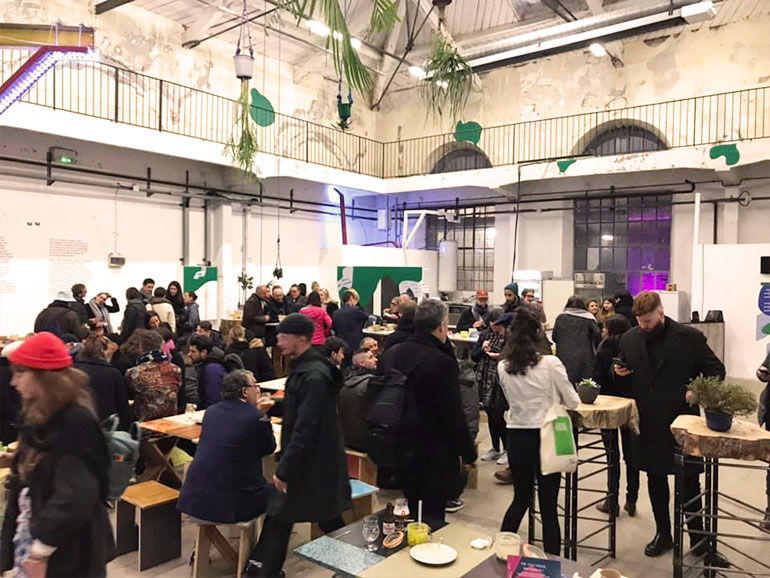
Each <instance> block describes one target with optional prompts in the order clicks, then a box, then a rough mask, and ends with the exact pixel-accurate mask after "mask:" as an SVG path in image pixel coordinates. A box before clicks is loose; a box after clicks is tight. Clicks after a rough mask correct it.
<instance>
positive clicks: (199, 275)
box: [184, 267, 217, 291]
mask: <svg viewBox="0 0 770 578" xmlns="http://www.w3.org/2000/svg"><path fill="white" fill-rule="evenodd" d="M216 280H217V268H216V267H185V268H184V290H185V291H197V290H198V289H200V288H201V287H203V285H205V284H206V283H208V282H209V281H216Z"/></svg>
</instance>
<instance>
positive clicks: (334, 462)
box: [0, 279, 770, 577]
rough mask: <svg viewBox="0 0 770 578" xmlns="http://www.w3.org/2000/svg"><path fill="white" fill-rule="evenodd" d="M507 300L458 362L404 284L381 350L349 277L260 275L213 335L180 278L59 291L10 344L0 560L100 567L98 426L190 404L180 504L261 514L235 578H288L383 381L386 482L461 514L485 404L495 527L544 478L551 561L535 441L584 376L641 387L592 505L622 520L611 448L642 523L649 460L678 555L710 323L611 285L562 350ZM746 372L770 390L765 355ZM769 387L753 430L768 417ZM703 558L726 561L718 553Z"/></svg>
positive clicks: (229, 519)
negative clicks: (325, 283) (387, 425)
mask: <svg viewBox="0 0 770 578" xmlns="http://www.w3.org/2000/svg"><path fill="white" fill-rule="evenodd" d="M503 294H504V296H505V300H504V302H503V303H502V304H501V305H500V306H499V307H493V306H490V304H489V293H488V291H487V290H485V289H479V290H478V291H477V292H476V294H475V302H474V304H473V305H472V307H470V308H468V309H467V310H466V311H465V312H464V313H463V315H462V316H461V318H460V320H459V321H458V324H457V330H458V331H466V330H475V331H476V332H478V340H477V341H476V344H475V346H474V347H473V348H472V351H471V353H470V360H468V361H461V362H460V363H458V355H457V351H456V350H455V348H454V346H453V344H452V341H451V340H450V339H449V336H450V328H449V317H448V308H447V305H446V304H445V303H443V302H441V301H439V300H432V299H426V300H424V301H423V302H421V303H417V302H416V301H415V300H414V299H413V298H412V297H411V296H410V295H408V294H404V295H400V296H396V297H394V298H393V299H392V300H391V302H390V304H389V307H388V308H387V309H386V310H385V311H383V312H382V319H383V320H385V321H387V322H390V323H394V324H396V326H395V330H394V331H393V332H392V334H390V335H389V336H388V337H387V338H386V339H384V341H380V340H378V339H375V338H373V337H371V336H368V335H365V334H364V327H365V326H366V324H367V323H368V322H369V321H370V314H369V313H368V312H367V311H365V310H364V309H363V308H362V307H361V305H360V297H359V295H358V293H357V292H356V291H355V290H354V289H347V290H345V291H344V292H343V294H342V296H341V297H342V299H341V305H338V304H337V303H335V302H334V300H333V299H332V298H331V295H330V293H329V291H327V290H325V289H323V288H321V287H320V286H318V284H317V283H313V284H311V287H310V291H309V292H308V291H307V288H306V287H305V285H304V284H297V285H292V286H291V287H290V288H289V291H288V293H287V294H284V292H283V289H282V287H280V286H278V285H273V286H267V285H260V286H258V287H257V288H256V289H255V291H254V294H253V295H251V296H250V297H249V298H248V300H247V301H246V303H245V305H244V308H243V317H242V321H241V323H240V325H237V324H236V325H234V326H233V327H232V328H231V329H230V331H228V332H227V335H224V336H223V335H221V334H220V333H219V332H218V331H217V330H215V329H214V328H213V327H212V324H211V323H210V322H208V321H205V320H201V319H200V313H199V309H198V305H197V303H196V299H197V296H196V295H195V293H193V292H183V291H182V287H181V285H180V284H179V283H178V282H175V281H174V282H171V283H170V284H169V285H168V286H167V288H163V287H156V286H155V283H154V281H153V280H152V279H145V280H144V282H143V283H142V285H141V288H129V289H128V290H127V291H126V294H125V296H126V305H125V309H124V316H123V321H122V323H121V324H120V326H119V327H115V326H114V324H113V323H112V321H111V319H110V315H111V314H114V313H117V312H118V311H120V305H119V303H118V301H117V299H115V298H114V297H113V296H112V295H110V294H109V293H106V292H103V293H99V294H97V295H96V296H95V297H93V298H92V299H90V300H89V301H86V298H87V289H86V287H85V286H84V285H82V284H78V285H75V286H73V287H72V289H71V291H70V292H62V293H59V295H57V298H56V299H55V300H54V301H53V302H52V303H51V304H50V305H48V306H47V307H46V308H45V309H44V310H43V311H41V312H40V314H39V315H38V316H37V318H36V319H35V322H34V335H32V336H31V337H29V338H28V339H26V340H24V341H19V342H15V343H13V344H11V345H8V346H6V347H5V348H4V349H3V351H2V357H3V360H2V364H0V386H2V406H1V408H2V416H1V417H2V423H1V424H0V425H1V426H2V429H0V434H1V435H2V439H1V440H0V441H2V442H3V443H4V444H7V443H9V442H11V441H14V440H16V439H17V438H18V441H19V447H18V450H17V451H16V452H15V453H14V454H10V453H5V452H3V453H0V467H8V466H10V467H12V472H13V475H12V477H11V482H10V483H9V488H10V491H9V493H8V496H9V502H8V507H7V508H8V509H7V510H6V515H5V518H4V524H3V530H2V538H1V541H0V546H1V548H0V571H3V570H7V569H11V568H13V567H15V568H16V569H17V572H18V574H17V575H19V576H30V577H36V576H45V575H56V576H99V575H104V572H105V565H106V563H107V562H108V561H109V560H110V559H111V558H112V557H113V555H114V545H113V544H112V540H111V532H110V529H109V521H108V517H107V510H106V507H105V502H106V495H107V484H108V471H109V460H108V458H107V451H106V446H105V441H104V437H103V435H102V433H101V431H100V429H99V424H100V422H101V421H103V420H105V419H106V418H107V417H109V416H111V415H113V414H115V415H117V416H118V417H119V420H120V424H121V427H122V428H124V429H128V428H129V426H130V424H131V423H132V422H134V421H148V420H154V419H158V418H162V417H167V416H171V415H174V414H178V413H183V412H185V410H186V409H188V408H189V407H190V406H192V405H194V407H195V408H198V409H206V413H205V416H204V418H203V427H202V434H201V438H200V440H199V443H198V444H197V447H195V446H193V447H190V448H189V451H190V453H192V454H194V459H193V462H192V464H191V466H190V468H189V470H188V473H187V476H186V479H185V482H184V485H183V487H182V491H181V495H180V499H179V506H178V507H179V509H180V510H181V511H182V512H184V513H186V514H189V515H191V516H194V517H196V518H199V519H204V520H210V521H213V522H220V523H234V522H241V521H247V520H250V519H253V518H255V517H256V516H258V515H260V514H263V513H266V514H267V517H266V520H265V523H264V527H263V531H262V533H261V535H260V537H259V541H258V544H257V546H256V548H255V550H254V552H252V554H251V557H250V558H251V559H250V562H249V566H248V568H247V573H248V575H251V576H280V575H282V567H283V564H284V561H285V558H286V555H287V547H288V541H289V537H290V534H291V531H292V526H293V524H294V523H297V522H316V523H318V524H319V525H320V527H321V529H322V530H323V531H325V532H330V531H333V530H336V529H338V528H339V527H341V526H342V525H343V524H344V522H343V520H342V517H341V514H342V513H343V512H344V511H345V510H347V509H349V508H350V507H351V495H350V486H349V483H348V473H347V466H346V458H345V448H350V449H353V450H357V451H360V452H370V453H371V455H372V456H377V455H385V453H384V452H383V447H385V446H383V445H382V444H383V439H382V438H378V437H376V436H373V434H372V427H373V422H374V421H376V420H375V418H374V417H372V416H373V415H374V414H373V413H372V412H371V411H370V410H371V407H372V399H373V396H375V395H378V394H379V392H382V391H385V390H386V389H387V388H388V387H391V386H392V385H393V384H395V385H396V386H398V387H402V388H404V391H405V392H407V394H405V395H408V402H404V406H403V407H404V409H403V412H404V415H403V416H401V417H402V418H403V419H402V421H403V423H406V424H408V426H409V427H408V428H406V430H405V432H406V433H404V434H402V435H404V436H408V438H406V439H399V440H385V441H386V442H387V441H390V442H392V443H394V444H396V445H395V446H393V447H400V448H402V449H403V450H404V451H402V452H400V455H398V456H397V457H398V459H397V460H395V461H389V462H387V463H385V461H384V460H383V463H382V464H381V467H380V468H379V480H378V485H380V486H381V487H389V488H398V489H401V490H402V491H403V493H404V495H405V497H406V498H407V500H408V502H409V508H410V510H411V511H413V512H414V511H416V510H417V504H418V502H422V511H423V516H424V518H425V519H426V520H427V521H428V522H429V523H430V522H431V521H434V522H443V521H444V520H445V516H446V513H447V512H450V513H451V512H455V511H457V510H459V509H460V508H462V507H463V505H464V502H463V500H462V498H461V494H462V492H463V489H464V486H465V483H466V481H467V475H468V471H469V469H470V468H472V467H474V464H475V462H476V460H477V458H478V457H479V456H478V455H477V449H476V447H477V446H476V443H475V440H476V437H477V433H478V415H479V408H481V409H483V410H484V412H485V413H486V415H487V422H488V428H489V436H490V442H491V447H490V448H489V449H488V450H487V451H486V452H484V453H483V454H482V455H481V457H480V459H481V460H484V461H496V462H497V463H498V464H500V465H501V466H505V469H504V470H501V471H497V472H495V474H494V476H495V479H496V480H497V481H498V482H499V483H503V484H511V485H512V486H513V498H512V501H511V504H510V506H509V507H508V509H507V511H506V512H505V514H504V516H503V518H502V520H501V528H502V530H504V531H511V532H517V531H518V530H519V526H520V524H521V521H522V519H523V518H524V515H525V514H526V512H527V510H528V508H530V507H531V505H532V503H533V496H534V492H535V487H537V493H538V501H539V510H540V512H541V516H542V520H543V542H544V549H545V550H546V552H548V553H550V554H556V555H558V554H559V553H560V551H561V531H560V527H559V521H558V516H557V499H558V492H559V486H560V474H558V473H556V474H549V475H543V474H542V473H541V468H540V453H539V450H540V427H541V425H542V423H543V420H544V418H545V415H546V412H547V411H548V408H549V407H550V405H551V404H552V403H553V402H554V394H555V396H556V398H558V400H559V402H560V403H561V404H563V405H564V406H566V407H567V408H570V409H574V408H575V407H577V405H578V403H579V398H578V395H577V393H576V391H575V384H577V383H578V382H579V381H581V380H583V379H588V378H591V379H593V380H594V381H596V383H597V384H599V385H600V387H601V392H602V393H603V394H606V395H615V396H624V397H630V398H633V399H634V400H635V401H636V404H637V406H638V408H639V415H640V430H641V435H640V436H638V437H637V436H634V435H633V434H632V433H631V432H630V431H629V430H626V429H621V430H620V431H618V430H604V431H603V432H602V440H603V442H604V445H605V447H606V450H607V453H608V454H610V455H613V456H615V457H616V458H617V459H615V460H613V463H614V465H613V467H612V468H610V470H609V472H608V479H607V486H608V498H607V500H606V501H604V502H602V503H600V504H598V506H597V508H598V509H599V510H600V511H602V512H604V513H607V514H610V515H612V516H618V515H620V514H621V509H620V503H619V497H620V488H619V486H620V461H619V456H620V451H621V448H622V454H623V460H624V462H625V474H626V475H625V477H626V491H625V502H624V504H623V511H624V512H625V513H626V514H628V515H629V516H634V515H635V514H636V509H637V508H636V503H637V501H638V497H639V485H640V470H641V471H644V472H646V474H647V486H648V491H649V496H650V501H651V505H652V510H653V513H654V518H655V524H656V534H655V536H654V537H653V539H652V540H651V541H650V543H649V544H647V546H646V548H645V554H647V555H648V556H659V555H661V554H663V553H664V552H666V551H668V550H670V549H671V548H672V547H673V542H672V536H671V523H670V512H669V510H670V497H669V490H668V476H669V475H671V474H672V473H673V460H674V447H675V443H674V439H673V437H672V435H671V433H670V431H669V425H670V423H671V422H672V420H673V419H674V418H675V417H676V416H677V415H680V414H685V413H693V412H696V413H697V407H695V408H694V407H693V406H690V405H688V403H687V402H688V400H687V391H686V385H687V383H688V382H689V380H690V379H691V378H693V377H696V376H698V375H706V376H718V377H724V375H725V368H724V365H723V364H722V363H721V361H719V359H718V358H717V357H716V356H715V355H714V353H713V352H712V351H711V349H710V348H709V347H708V345H707V344H706V340H705V337H704V336H703V334H702V333H700V332H698V331H697V330H696V329H693V328H689V327H686V326H683V325H680V324H679V323H677V322H675V321H673V320H672V319H670V318H668V317H666V316H665V313H664V311H663V307H662V305H661V302H660V297H659V296H658V295H657V294H656V293H652V292H642V293H640V294H639V295H637V296H636V298H632V297H631V296H630V295H629V294H628V293H627V292H625V291H623V292H621V293H620V294H619V295H617V296H616V297H614V298H607V299H604V300H603V301H602V302H600V301H598V300H591V301H589V302H588V303H586V302H585V301H584V300H583V299H581V298H580V297H577V296H573V297H571V298H570V299H569V300H568V302H567V304H566V306H565V308H564V311H563V312H562V313H561V314H559V315H558V316H557V317H556V319H555V320H554V322H553V332H552V334H551V339H552V340H553V343H551V342H550V341H549V339H548V337H547V333H546V331H545V323H546V317H545V313H544V310H543V304H542V302H541V301H540V300H538V299H536V298H535V293H534V291H532V290H530V289H525V290H523V291H521V293H519V288H518V286H517V285H516V283H511V284H509V285H507V286H506V287H505V288H504V291H503ZM552 346H555V355H554V354H553V353H554V351H553V349H552ZM673 360H676V363H672V361H673ZM469 364H470V365H469ZM468 368H470V370H469V371H466V369H468ZM285 373H288V378H287V381H286V384H285V395H284V397H283V398H282V399H280V400H276V399H273V398H270V397H269V396H265V395H263V394H262V392H261V390H260V387H259V384H260V383H261V382H265V381H269V380H273V379H275V378H276V376H281V375H283V374H285ZM757 376H758V378H759V379H760V380H762V381H764V382H770V358H769V359H767V360H765V362H764V363H763V365H762V366H761V367H760V369H759V371H758V373H757ZM764 395H765V405H764V406H763V407H764V408H765V409H764V410H763V413H762V415H763V416H764V419H763V423H765V424H766V425H767V426H768V427H769V428H770V425H768V421H770V420H768V418H767V409H766V408H767V403H766V398H767V392H765V394H764ZM130 400H133V402H130ZM276 415H280V416H281V417H282V429H281V440H280V448H281V450H280V452H279V453H278V454H277V455H276V460H277V464H276V471H275V475H274V476H273V477H272V479H271V480H266V479H265V478H264V475H263V470H262V459H263V457H265V456H269V455H271V454H273V453H274V451H275V449H276V446H277V441H276V440H275V438H274V435H273V431H272V427H271V424H270V417H271V416H276ZM375 425H376V424H375ZM398 444H401V445H400V446H399V445H398ZM185 449H188V448H185ZM225 449H226V451H224V450H225ZM213 471H216V472H217V475H216V476H212V475H211V472H213ZM699 473H700V472H699V471H698V470H697V468H690V469H688V470H687V471H686V475H685V480H684V494H685V496H684V497H685V501H686V503H687V504H688V505H687V508H688V511H693V512H694V511H697V510H698V509H699V508H700V504H699V498H698V496H699V495H700V483H699ZM535 482H537V484H535ZM768 496H769V499H770V477H769V478H768ZM768 508H769V509H768V516H767V519H766V524H768V525H770V504H769V505H768ZM700 524H701V522H700V520H699V519H696V518H694V519H692V520H691V521H690V523H689V530H690V531H691V543H692V546H693V548H694V549H695V550H696V552H697V551H701V552H705V548H706V546H705V542H704V541H703V540H701V539H700V534H698V532H699V531H700V530H702V525H700ZM710 562H712V563H714V564H720V563H726V561H725V560H724V559H723V558H721V556H720V555H719V554H716V557H714V556H712V560H710Z"/></svg>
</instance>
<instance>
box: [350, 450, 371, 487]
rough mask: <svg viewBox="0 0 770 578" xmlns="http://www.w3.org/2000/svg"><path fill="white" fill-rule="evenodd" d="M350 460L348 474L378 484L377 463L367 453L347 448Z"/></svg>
mask: <svg viewBox="0 0 770 578" xmlns="http://www.w3.org/2000/svg"><path fill="white" fill-rule="evenodd" d="M345 458H346V459H347V462H348V476H350V477H351V478H353V479H354V480H361V481H362V482H365V483H367V484H371V485H372V486H376V485H377V464H375V463H374V462H373V461H372V459H371V458H370V457H369V456H368V455H367V454H365V453H362V452H357V451H356V450H351V449H350V448H345Z"/></svg>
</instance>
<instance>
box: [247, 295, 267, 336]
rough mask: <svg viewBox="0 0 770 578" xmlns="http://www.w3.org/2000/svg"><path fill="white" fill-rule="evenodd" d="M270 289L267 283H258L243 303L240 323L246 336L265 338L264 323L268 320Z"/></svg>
mask: <svg viewBox="0 0 770 578" xmlns="http://www.w3.org/2000/svg"><path fill="white" fill-rule="evenodd" d="M269 300H270V289H269V288H268V286H267V285H258V286H257V288H256V290H255V291H254V293H253V294H252V295H251V297H249V298H248V299H247V300H246V303H244V305H243V321H241V325H243V328H244V329H245V330H246V332H247V334H246V338H247V339H253V338H255V337H259V338H260V339H264V338H265V325H266V324H267V322H268V321H269V320H270V319H269V317H270V312H269V310H268V301H269Z"/></svg>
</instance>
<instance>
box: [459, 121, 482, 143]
mask: <svg viewBox="0 0 770 578" xmlns="http://www.w3.org/2000/svg"><path fill="white" fill-rule="evenodd" d="M481 130H482V129H481V125H480V124H479V123H477V122H473V121H470V122H458V123H457V126H456V127H455V134H454V137H455V140H456V141H457V142H469V143H473V144H474V145H477V144H479V141H480V140H481Z"/></svg>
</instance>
